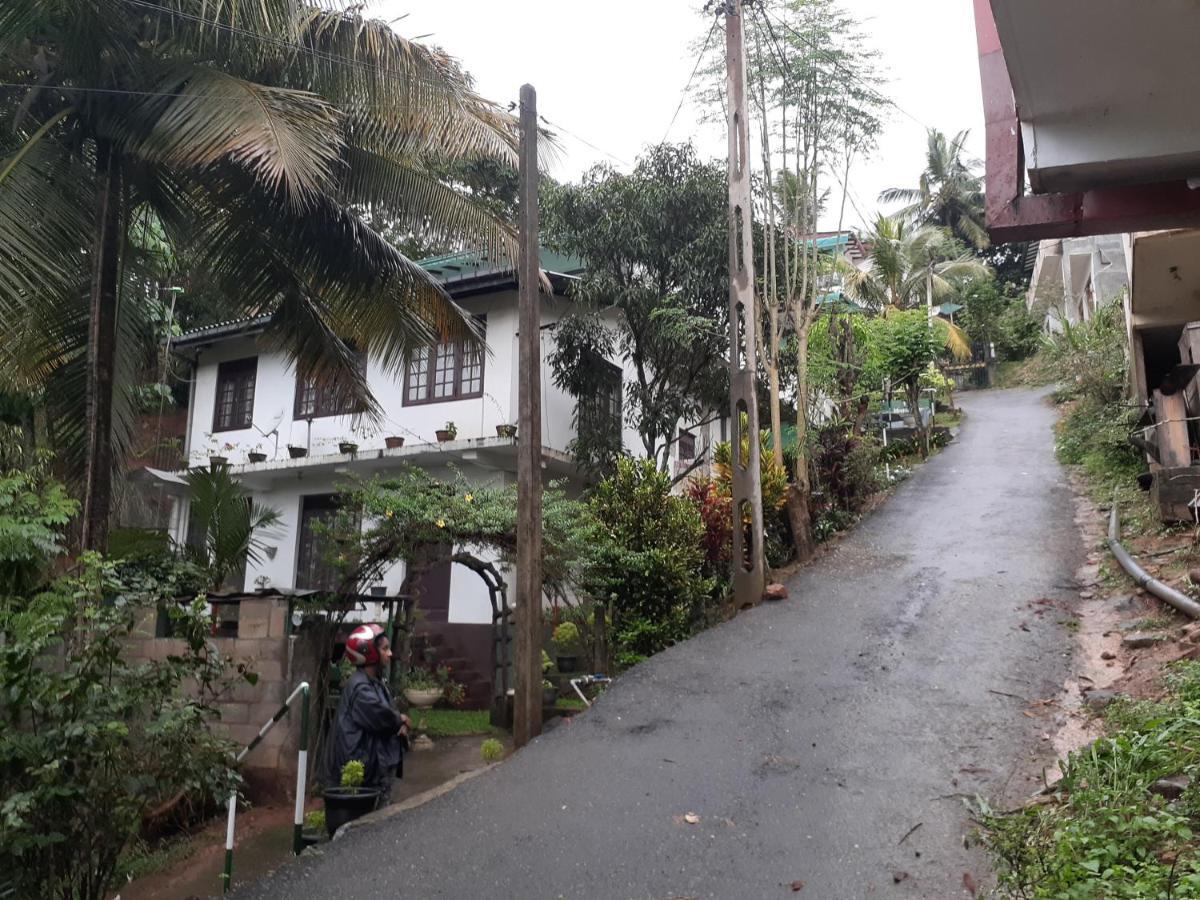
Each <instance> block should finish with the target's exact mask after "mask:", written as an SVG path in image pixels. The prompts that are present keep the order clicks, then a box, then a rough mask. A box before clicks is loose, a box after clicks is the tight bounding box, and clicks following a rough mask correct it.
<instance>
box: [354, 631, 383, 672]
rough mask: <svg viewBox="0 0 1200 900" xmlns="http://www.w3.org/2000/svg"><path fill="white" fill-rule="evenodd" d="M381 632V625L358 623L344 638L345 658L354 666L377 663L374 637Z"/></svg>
mask: <svg viewBox="0 0 1200 900" xmlns="http://www.w3.org/2000/svg"><path fill="white" fill-rule="evenodd" d="M381 634H383V626H382V625H359V626H358V627H357V628H355V629H354V630H353V631H352V632H350V637H348V638H346V659H348V660H350V662H352V663H354V665H356V666H374V665H378V663H379V645H378V644H376V643H375V638H377V637H379V635H381Z"/></svg>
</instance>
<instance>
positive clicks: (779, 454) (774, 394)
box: [767, 363, 783, 468]
mask: <svg viewBox="0 0 1200 900" xmlns="http://www.w3.org/2000/svg"><path fill="white" fill-rule="evenodd" d="M767 377H768V382H767V383H768V385H769V388H770V395H771V452H772V453H773V455H774V459H775V465H777V466H779V467H780V468H782V467H783V414H782V412H781V411H780V409H779V366H778V364H776V363H772V365H771V366H770V367H769V368H768V369H767Z"/></svg>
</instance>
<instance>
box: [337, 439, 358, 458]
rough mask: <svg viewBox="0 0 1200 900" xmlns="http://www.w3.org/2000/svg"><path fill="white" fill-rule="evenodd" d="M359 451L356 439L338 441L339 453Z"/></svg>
mask: <svg viewBox="0 0 1200 900" xmlns="http://www.w3.org/2000/svg"><path fill="white" fill-rule="evenodd" d="M357 452H358V444H356V443H355V442H354V441H338V453H343V454H350V455H354V454H355V453H357Z"/></svg>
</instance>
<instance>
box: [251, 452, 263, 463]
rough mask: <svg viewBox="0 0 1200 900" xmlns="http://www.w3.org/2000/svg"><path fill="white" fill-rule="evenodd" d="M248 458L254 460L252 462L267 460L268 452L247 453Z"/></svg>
mask: <svg viewBox="0 0 1200 900" xmlns="http://www.w3.org/2000/svg"><path fill="white" fill-rule="evenodd" d="M246 459H248V460H250V462H252V463H260V462H266V461H267V454H265V453H247V454H246Z"/></svg>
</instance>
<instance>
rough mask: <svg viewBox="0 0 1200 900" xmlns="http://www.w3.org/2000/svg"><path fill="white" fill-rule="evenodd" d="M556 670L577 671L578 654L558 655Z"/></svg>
mask: <svg viewBox="0 0 1200 900" xmlns="http://www.w3.org/2000/svg"><path fill="white" fill-rule="evenodd" d="M558 671H560V672H578V671H579V657H578V656H563V655H562V654H559V656H558Z"/></svg>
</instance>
